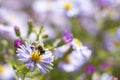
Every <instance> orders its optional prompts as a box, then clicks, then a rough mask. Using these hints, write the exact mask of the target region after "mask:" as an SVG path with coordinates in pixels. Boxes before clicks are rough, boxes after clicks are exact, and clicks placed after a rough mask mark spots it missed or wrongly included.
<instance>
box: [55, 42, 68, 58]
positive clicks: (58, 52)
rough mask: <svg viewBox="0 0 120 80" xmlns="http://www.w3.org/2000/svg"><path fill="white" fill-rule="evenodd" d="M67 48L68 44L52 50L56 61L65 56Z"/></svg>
mask: <svg viewBox="0 0 120 80" xmlns="http://www.w3.org/2000/svg"><path fill="white" fill-rule="evenodd" d="M69 48H70V45H69V44H66V45H63V46H61V47H57V48H55V49H54V53H55V58H56V59H58V58H60V57H63V55H64V54H65V52H67V51H68V50H69Z"/></svg>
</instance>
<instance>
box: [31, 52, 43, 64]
mask: <svg viewBox="0 0 120 80" xmlns="http://www.w3.org/2000/svg"><path fill="white" fill-rule="evenodd" d="M31 59H32V60H33V61H35V62H36V61H41V60H42V56H41V55H40V52H39V51H37V50H35V51H33V52H32V54H31Z"/></svg>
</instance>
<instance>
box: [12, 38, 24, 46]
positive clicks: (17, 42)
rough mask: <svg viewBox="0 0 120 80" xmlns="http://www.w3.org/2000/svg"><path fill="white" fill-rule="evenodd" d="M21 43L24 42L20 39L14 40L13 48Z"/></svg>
mask: <svg viewBox="0 0 120 80" xmlns="http://www.w3.org/2000/svg"><path fill="white" fill-rule="evenodd" d="M23 44H24V42H23V41H22V40H21V39H16V40H14V46H15V48H19V47H20V46H21V45H23Z"/></svg>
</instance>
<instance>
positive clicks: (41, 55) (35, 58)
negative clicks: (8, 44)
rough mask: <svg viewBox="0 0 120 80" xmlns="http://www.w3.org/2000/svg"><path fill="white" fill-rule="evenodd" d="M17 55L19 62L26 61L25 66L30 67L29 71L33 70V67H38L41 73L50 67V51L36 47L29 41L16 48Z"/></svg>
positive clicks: (51, 60)
mask: <svg viewBox="0 0 120 80" xmlns="http://www.w3.org/2000/svg"><path fill="white" fill-rule="evenodd" d="M17 57H18V58H19V60H20V61H21V62H24V63H26V64H25V65H26V67H28V68H30V71H33V70H34V67H35V65H36V67H37V68H38V70H39V71H41V72H42V73H43V74H45V73H46V72H48V71H49V70H50V69H52V65H53V64H52V62H53V56H52V53H51V51H48V50H45V51H44V50H39V49H36V46H33V45H32V44H30V43H26V44H25V45H21V46H20V48H18V49H17Z"/></svg>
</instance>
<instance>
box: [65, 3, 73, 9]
mask: <svg viewBox="0 0 120 80" xmlns="http://www.w3.org/2000/svg"><path fill="white" fill-rule="evenodd" d="M64 8H65V9H66V10H70V9H71V8H72V4H71V3H66V4H65V5H64Z"/></svg>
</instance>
